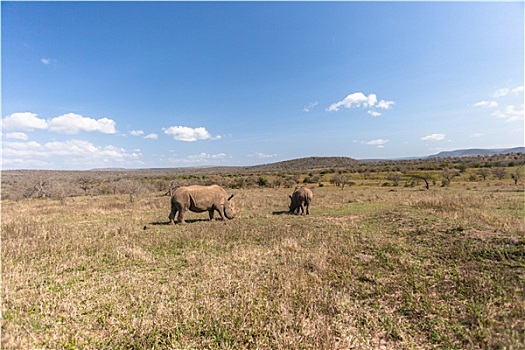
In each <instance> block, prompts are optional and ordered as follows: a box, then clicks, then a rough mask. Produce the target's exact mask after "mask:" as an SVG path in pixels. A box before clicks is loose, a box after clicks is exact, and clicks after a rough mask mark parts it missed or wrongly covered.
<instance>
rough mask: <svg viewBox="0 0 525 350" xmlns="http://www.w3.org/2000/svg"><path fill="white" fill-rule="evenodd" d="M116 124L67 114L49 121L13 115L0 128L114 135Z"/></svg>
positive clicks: (104, 119)
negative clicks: (94, 132) (96, 132)
mask: <svg viewBox="0 0 525 350" xmlns="http://www.w3.org/2000/svg"><path fill="white" fill-rule="evenodd" d="M115 125H116V123H115V122H114V121H113V120H111V119H108V118H101V119H98V120H95V119H92V118H88V117H83V116H81V115H78V114H74V113H68V114H64V115H61V116H58V117H55V118H52V119H49V120H45V119H41V118H38V116H37V115H36V114H35V113H30V112H24V113H13V114H11V115H8V116H7V117H5V118H4V119H3V120H2V128H4V129H5V130H11V131H33V130H36V129H40V130H49V131H53V132H57V133H63V134H76V133H78V132H79V131H99V132H102V133H105V134H114V133H116V130H115Z"/></svg>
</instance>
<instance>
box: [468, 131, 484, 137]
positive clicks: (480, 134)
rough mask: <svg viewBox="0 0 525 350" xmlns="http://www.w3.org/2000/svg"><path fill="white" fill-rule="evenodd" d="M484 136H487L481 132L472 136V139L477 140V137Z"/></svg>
mask: <svg viewBox="0 0 525 350" xmlns="http://www.w3.org/2000/svg"><path fill="white" fill-rule="evenodd" d="M482 136H485V134H482V133H479V132H477V133H475V134H472V135H470V137H472V138H477V137H482Z"/></svg>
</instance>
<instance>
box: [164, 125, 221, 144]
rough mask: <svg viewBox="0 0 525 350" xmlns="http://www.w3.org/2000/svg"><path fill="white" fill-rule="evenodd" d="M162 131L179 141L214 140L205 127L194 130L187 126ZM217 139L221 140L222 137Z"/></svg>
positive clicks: (172, 127)
mask: <svg viewBox="0 0 525 350" xmlns="http://www.w3.org/2000/svg"><path fill="white" fill-rule="evenodd" d="M162 130H164V133H165V134H166V135H170V136H172V137H173V138H174V139H175V140H178V141H185V142H193V141H197V140H207V139H211V138H212V136H211V134H210V133H209V132H208V131H207V130H206V129H205V128H203V127H199V128H194V129H193V128H189V127H187V126H170V127H169V128H163V129H162ZM216 138H220V136H218V137H216Z"/></svg>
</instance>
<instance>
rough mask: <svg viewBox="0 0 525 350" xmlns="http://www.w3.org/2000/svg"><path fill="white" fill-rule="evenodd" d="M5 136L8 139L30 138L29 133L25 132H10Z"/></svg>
mask: <svg viewBox="0 0 525 350" xmlns="http://www.w3.org/2000/svg"><path fill="white" fill-rule="evenodd" d="M5 137H6V138H8V139H15V140H24V141H25V140H27V139H28V137H27V134H24V133H23V132H8V133H7V134H6V135H5Z"/></svg>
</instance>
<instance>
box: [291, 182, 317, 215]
mask: <svg viewBox="0 0 525 350" xmlns="http://www.w3.org/2000/svg"><path fill="white" fill-rule="evenodd" d="M289 197H290V201H291V202H290V214H292V213H295V214H299V209H300V210H301V215H304V207H306V215H310V203H311V202H312V199H314V194H313V192H312V190H310V189H309V188H306V187H301V188H296V189H295V191H293V193H292V195H291V196H289Z"/></svg>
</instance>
